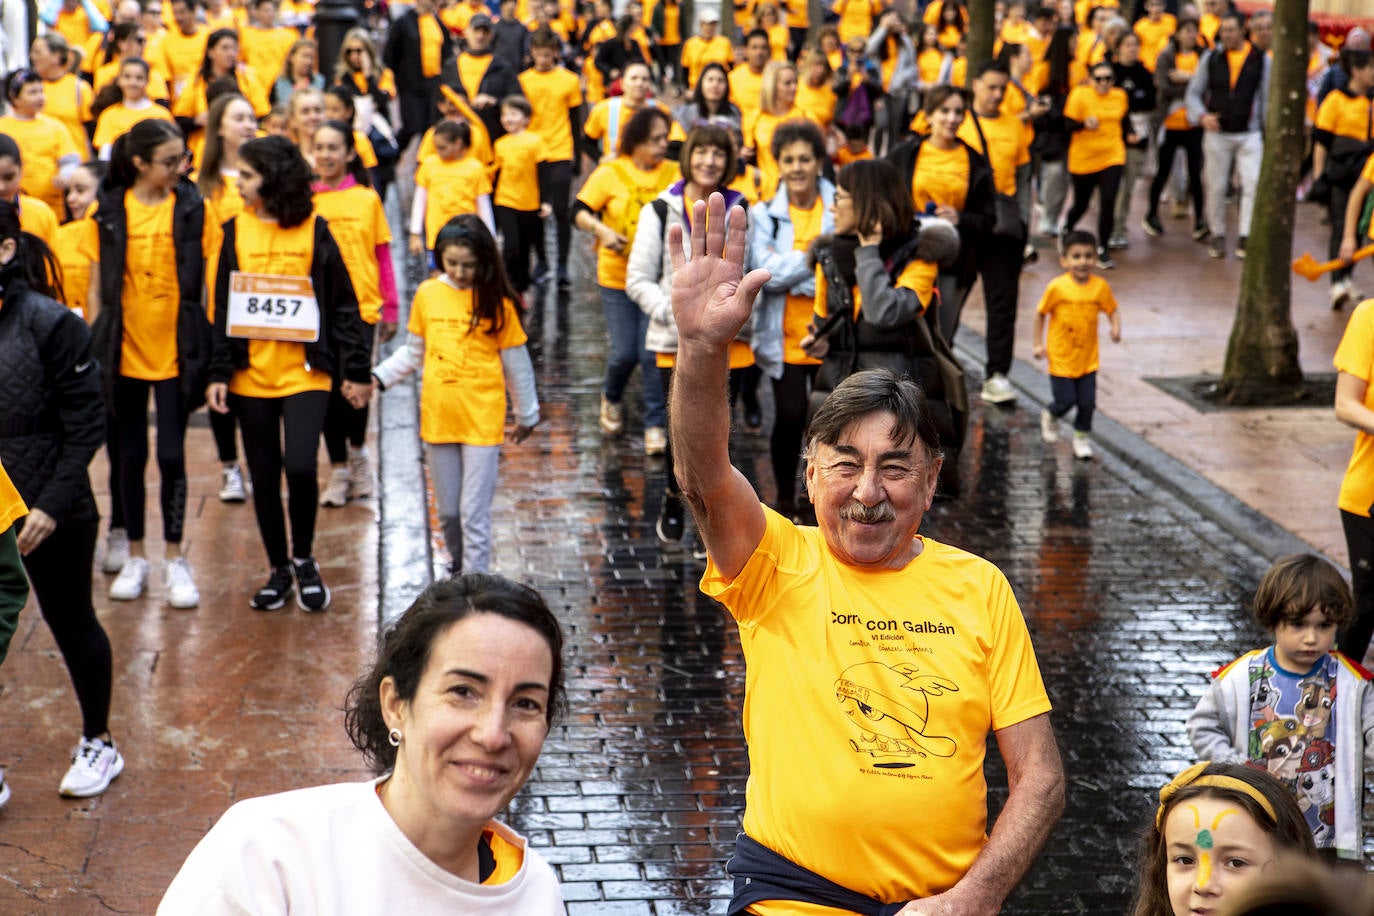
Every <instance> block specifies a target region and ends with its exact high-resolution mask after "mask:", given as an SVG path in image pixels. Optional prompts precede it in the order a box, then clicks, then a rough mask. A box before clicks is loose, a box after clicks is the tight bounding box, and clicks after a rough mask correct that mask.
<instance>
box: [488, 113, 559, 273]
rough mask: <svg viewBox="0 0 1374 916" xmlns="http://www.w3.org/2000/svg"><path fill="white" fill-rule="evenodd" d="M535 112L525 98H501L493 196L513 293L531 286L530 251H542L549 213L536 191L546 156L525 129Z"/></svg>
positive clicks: (537, 139) (539, 142)
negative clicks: (545, 225) (545, 218)
mask: <svg viewBox="0 0 1374 916" xmlns="http://www.w3.org/2000/svg"><path fill="white" fill-rule="evenodd" d="M533 113H534V109H533V108H532V107H531V106H530V103H529V102H528V101H527V100H526V99H525V97H524V96H523V95H511V96H507V97H506V98H504V99H502V100H501V128H502V129H503V130H504V131H505V132H506V133H505V135H504V136H502V137H501V138H500V139H498V140H497V141H496V146H495V150H494V152H495V162H494V163H493V165H492V168H493V171H494V172H495V175H494V180H495V182H496V191H495V193H494V194H493V196H492V203H493V204H494V205H495V206H494V207H493V209H494V210H495V213H496V226H497V228H498V229H500V230H501V255H502V258H503V259H504V260H505V262H506V274H507V275H508V276H509V277H510V281H511V285H513V286H514V287H515V289H516V292H518V293H520V294H521V295H524V293H525V291H526V290H527V289H529V288H530V253H531V252H533V253H534V254H536V255H539V256H541V259H542V255H543V252H544V223H543V220H544V217H546V216H548V215H549V214H550V213H552V212H553V208H552V207H551V206H549V204H548V203H547V201H546V200H545V195H543V194H542V193H541V191H540V188H541V183H540V181H539V174H540V170H541V168H542V167H543V163H544V162H545V160H547V158H548V152H547V150H546V149H545V146H544V140H543V138H542V137H540V136H539V135H538V134H536V133H532V132H531V131H529V130H527V128H528V127H529V126H530V118H531V117H532V116H533Z"/></svg>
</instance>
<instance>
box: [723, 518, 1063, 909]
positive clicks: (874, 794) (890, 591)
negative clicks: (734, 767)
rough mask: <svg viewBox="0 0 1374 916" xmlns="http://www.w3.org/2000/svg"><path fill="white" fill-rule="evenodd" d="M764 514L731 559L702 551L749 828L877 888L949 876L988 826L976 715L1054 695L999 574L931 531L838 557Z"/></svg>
mask: <svg viewBox="0 0 1374 916" xmlns="http://www.w3.org/2000/svg"><path fill="white" fill-rule="evenodd" d="M764 515H765V517H766V520H767V524H766V527H765V530H764V533H763V539H762V540H761V541H760V543H759V546H758V547H757V549H756V550H755V552H754V555H753V557H752V558H751V559H750V560H749V562H748V563H747V564H746V565H745V567H744V569H743V570H742V571H741V572H740V574H739V575H738V576H736V577H735V578H734V580H733V581H730V580H727V579H726V578H725V577H724V576H723V575H722V574H721V573H720V571H719V570H718V569H717V568H716V566H715V565H714V564H713V563H710V562H709V561H708V563H707V567H706V572H705V574H704V575H703V576H702V580H701V590H702V591H703V592H705V593H706V594H707V595H709V596H711V597H713V598H715V599H716V600H718V601H720V602H721V603H722V604H724V605H725V607H726V609H727V610H728V611H729V612H730V614H731V615H732V616H733V617H734V618H735V621H736V623H737V624H738V625H739V632H740V644H741V647H742V649H743V652H744V658H745V664H746V671H747V677H746V683H745V700H744V712H743V727H744V737H745V740H746V742H747V743H748V747H749V771H750V777H749V782H748V785H747V787H746V789H745V812H744V831H745V832H746V833H747V834H748V835H749V836H750V837H752V838H753V839H755V840H757V841H758V842H760V843H762V844H763V845H764V846H767V847H768V848H770V849H773V850H775V851H777V852H778V853H780V854H782V855H784V856H786V857H787V858H788V859H790V860H792V861H793V862H796V863H798V864H799V865H801V866H803V867H804V868H808V869H810V870H811V871H813V872H816V873H817V874H820V875H822V876H824V877H826V878H828V879H830V880H831V881H834V882H836V883H839V884H842V885H844V886H845V887H848V888H850V889H852V890H854V891H857V892H859V893H861V894H865V895H867V896H870V897H873V898H875V899H878V900H883V901H887V902H898V901H904V900H912V899H916V898H922V897H929V896H932V895H934V894H938V893H940V892H942V891H945V890H948V889H949V888H950V887H952V886H953V885H954V884H955V883H956V882H957V881H958V880H959V879H960V878H961V877H962V876H963V875H964V873H965V872H966V871H967V870H968V869H969V867H970V866H971V865H972V864H973V861H974V859H975V858H976V857H977V855H978V853H979V852H980V851H981V850H982V848H983V846H984V844H985V843H986V842H987V836H986V832H985V829H986V824H987V784H986V780H985V778H984V775H983V762H984V756H985V750H986V745H987V736H988V733H989V732H990V731H995V730H1000V729H1004V728H1008V727H1010V726H1012V725H1016V724H1017V723H1020V722H1024V721H1026V720H1027V719H1030V718H1033V717H1035V716H1038V715H1041V714H1043V713H1046V712H1048V711H1049V709H1050V702H1049V698H1048V697H1047V696H1046V693H1045V688H1044V683H1043V681H1042V679H1041V676H1040V669H1039V666H1038V665H1037V663H1036V660H1035V652H1034V649H1033V647H1032V646H1031V642H1030V636H1029V634H1028V633H1027V631H1026V623H1025V620H1024V618H1023V617H1022V615H1021V610H1020V608H1019V607H1018V606H1017V604H1016V598H1015V596H1014V595H1013V594H1012V590H1011V587H1010V585H1008V583H1007V580H1006V578H1005V577H1004V576H1003V575H1002V573H1001V572H1000V571H998V570H997V568H996V567H994V566H993V565H992V564H991V563H988V562H987V561H986V560H983V559H981V558H979V557H976V556H974V555H972V554H969V553H965V552H964V551H962V550H958V549H957V548H954V547H950V546H948V545H946V544H942V543H940V542H938V541H934V540H931V539H930V538H921V547H922V549H921V553H920V555H919V556H917V557H916V558H915V559H914V560H912V561H911V562H910V563H909V564H908V565H907V567H906V568H905V569H903V570H900V571H870V570H864V569H858V568H854V567H849V566H845V565H844V564H842V563H840V562H839V561H838V560H837V559H836V558H835V557H834V556H833V555H832V554H831V553H830V551H829V549H828V548H827V547H826V545H825V542H824V540H823V538H822V536H821V533H820V531H819V529H817V528H810V527H807V528H798V527H796V526H794V525H793V524H792V523H791V522H790V521H788V520H786V519H784V518H782V517H781V516H780V515H778V514H777V513H775V512H773V511H772V510H770V509H765V510H764ZM913 821H915V822H916V823H915V824H913ZM856 825H862V829H856ZM753 911H754V912H756V913H761V914H767V916H774V914H796V913H799V912H836V911H830V910H819V911H816V910H801V909H799V908H798V907H796V906H794V905H792V904H787V903H776V904H772V903H765V904H756V905H755V906H754V907H753Z"/></svg>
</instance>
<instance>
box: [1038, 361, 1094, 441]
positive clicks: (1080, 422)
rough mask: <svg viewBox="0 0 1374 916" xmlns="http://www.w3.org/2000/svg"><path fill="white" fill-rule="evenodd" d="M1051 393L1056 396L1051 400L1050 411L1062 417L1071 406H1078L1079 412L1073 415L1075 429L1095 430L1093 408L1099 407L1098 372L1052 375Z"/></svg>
mask: <svg viewBox="0 0 1374 916" xmlns="http://www.w3.org/2000/svg"><path fill="white" fill-rule="evenodd" d="M1050 394H1051V395H1052V396H1053V397H1054V400H1053V401H1051V402H1050V406H1049V411H1050V413H1052V414H1054V415H1055V416H1056V417H1062V416H1064V414H1066V413H1068V412H1069V410H1070V409H1071V408H1074V407H1077V408H1078V412H1077V413H1075V414H1074V415H1073V428H1074V430H1075V431H1076V432H1080V433H1090V432H1092V431H1093V410H1095V409H1096V408H1097V373H1096V372H1089V373H1088V374H1087V375H1083V376H1079V377H1078V378H1064V377H1063V376H1059V375H1051V376H1050Z"/></svg>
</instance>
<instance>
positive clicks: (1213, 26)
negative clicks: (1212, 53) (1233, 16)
mask: <svg viewBox="0 0 1374 916" xmlns="http://www.w3.org/2000/svg"><path fill="white" fill-rule="evenodd" d="M1220 28H1221V17H1220V16H1213V15H1212V14H1211V13H1203V14H1202V15H1201V16H1200V17H1199V18H1198V27H1197V33H1198V34H1199V35H1201V36H1202V40H1203V41H1205V42H1206V43H1207V47H1209V48H1215V47H1216V46H1217V30H1218V29H1220Z"/></svg>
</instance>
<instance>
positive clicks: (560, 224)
mask: <svg viewBox="0 0 1374 916" xmlns="http://www.w3.org/2000/svg"><path fill="white" fill-rule="evenodd" d="M539 174H540V175H541V176H543V177H544V187H543V190H542V191H541V192H540V193H541V194H542V195H543V196H544V199H545V200H547V201H548V202H549V206H551V207H553V224H554V226H555V227H556V228H555V231H556V233H557V238H558V269H559V270H566V269H567V267H568V245H569V243H570V241H571V239H572V219H571V218H570V217H569V216H568V209H569V207H570V206H571V203H570V200H569V198H570V195H571V194H572V160H570V159H564V160H562V161H561V162H546V163H544V167H543V168H542V169H540V170H539ZM539 260H540V261H541V262H542V261H543V260H544V250H543V249H542V248H541V249H540V250H539Z"/></svg>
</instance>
